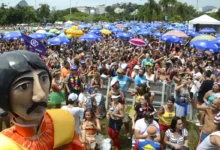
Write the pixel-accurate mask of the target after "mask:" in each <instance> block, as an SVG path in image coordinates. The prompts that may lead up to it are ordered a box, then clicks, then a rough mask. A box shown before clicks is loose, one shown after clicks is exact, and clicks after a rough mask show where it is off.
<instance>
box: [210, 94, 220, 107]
mask: <svg viewBox="0 0 220 150" xmlns="http://www.w3.org/2000/svg"><path fill="white" fill-rule="evenodd" d="M216 97H220V92H218V93H213V91H212V92H211V94H210V96H209V97H208V103H209V104H211V103H212V102H213V100H214V99H215V98H216Z"/></svg>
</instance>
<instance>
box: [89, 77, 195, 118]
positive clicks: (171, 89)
mask: <svg viewBox="0 0 220 150" xmlns="http://www.w3.org/2000/svg"><path fill="white" fill-rule="evenodd" d="M91 79H92V78H88V80H87V81H88V84H90V83H91ZM111 79H112V78H110V77H109V78H102V80H103V85H104V88H103V89H102V90H101V94H102V95H103V96H104V97H105V99H106V101H105V107H106V108H107V107H108V102H109V99H108V93H109V91H110V83H111ZM149 86H150V91H151V92H154V93H155V97H154V101H153V106H154V108H155V109H156V110H158V109H159V108H160V107H161V106H163V105H164V104H165V103H166V101H167V99H168V97H170V96H174V97H176V92H175V87H176V84H175V83H171V84H167V83H165V82H160V81H156V82H149ZM130 90H134V82H132V84H131V86H130V88H129V91H130ZM126 101H127V105H128V106H132V105H134V104H135V96H132V95H131V94H130V93H127V94H126ZM192 112H193V111H192V107H189V120H192V118H193V114H192Z"/></svg>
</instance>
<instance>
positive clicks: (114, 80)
mask: <svg viewBox="0 0 220 150" xmlns="http://www.w3.org/2000/svg"><path fill="white" fill-rule="evenodd" d="M116 82H118V80H117V79H115V78H114V79H112V81H111V86H113V85H115V83H116Z"/></svg>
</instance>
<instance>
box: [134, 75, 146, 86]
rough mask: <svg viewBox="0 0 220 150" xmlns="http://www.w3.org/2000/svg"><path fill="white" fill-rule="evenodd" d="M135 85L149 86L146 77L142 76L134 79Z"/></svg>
mask: <svg viewBox="0 0 220 150" xmlns="http://www.w3.org/2000/svg"><path fill="white" fill-rule="evenodd" d="M134 84H135V85H137V86H141V85H146V84H147V78H146V76H145V75H143V76H140V75H137V76H136V77H135V79H134Z"/></svg>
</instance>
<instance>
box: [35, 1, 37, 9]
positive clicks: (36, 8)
mask: <svg viewBox="0 0 220 150" xmlns="http://www.w3.org/2000/svg"><path fill="white" fill-rule="evenodd" d="M35 9H37V2H36V0H35Z"/></svg>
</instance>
